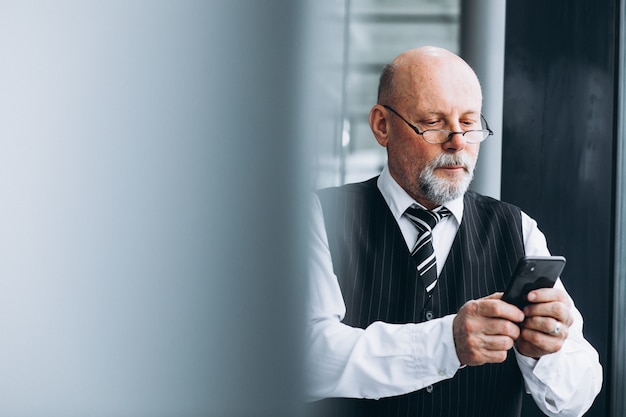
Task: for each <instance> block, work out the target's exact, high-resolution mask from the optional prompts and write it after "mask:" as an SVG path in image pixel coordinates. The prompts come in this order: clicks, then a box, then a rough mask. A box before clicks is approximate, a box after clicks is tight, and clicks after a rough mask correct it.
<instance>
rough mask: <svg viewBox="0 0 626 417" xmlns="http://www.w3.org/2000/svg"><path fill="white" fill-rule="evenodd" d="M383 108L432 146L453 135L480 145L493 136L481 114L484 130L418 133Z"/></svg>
mask: <svg viewBox="0 0 626 417" xmlns="http://www.w3.org/2000/svg"><path fill="white" fill-rule="evenodd" d="M383 107H384V108H386V109H387V110H390V111H391V112H392V113H394V114H395V115H396V116H398V117H399V118H400V119H402V121H404V123H406V124H407V125H409V127H410V128H411V129H413V130H414V131H415V133H417V134H418V135H421V136H422V138H423V139H424V140H425V141H426V142H428V143H430V144H433V145H438V144H442V143H446V142H447V141H449V140H452V138H453V137H454V135H461V136H463V137H464V138H465V140H466V141H467V143H480V142H482V141H484V140H485V139H487V138H488V137H489V136H491V135H493V131H492V130H491V129H489V124H488V123H487V119H485V117H484V116H483V115H482V114H481V115H480V118H481V120H482V122H483V123H484V125H485V129H481V130H465V131H462V132H453V131H452V130H441V129H428V130H424V131H423V132H420V131H419V129H418V128H417V126H415V125H413V124H412V123H411V122H409V121H408V120H406V119H405V118H404V117H402V116H401V115H400V113H398V112H397V111H395V110H394V109H393V108H392V107H391V106H387V105H386V104H383Z"/></svg>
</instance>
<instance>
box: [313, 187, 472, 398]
mask: <svg viewBox="0 0 626 417" xmlns="http://www.w3.org/2000/svg"><path fill="white" fill-rule="evenodd" d="M312 206H313V213H312V222H311V223H312V226H313V227H312V230H311V233H312V236H311V238H310V239H309V240H310V254H311V256H310V260H309V262H310V265H309V288H308V291H309V294H308V296H309V303H308V306H307V321H308V327H307V329H308V330H307V340H306V342H307V343H306V350H307V352H306V358H307V362H308V363H307V365H308V366H307V378H308V381H307V397H308V400H310V401H314V400H318V399H322V398H330V397H347V398H371V399H378V398H382V397H389V396H394V395H402V394H406V393H409V392H413V391H416V390H419V389H422V388H424V387H427V386H428V385H430V384H434V383H435V382H438V381H441V380H443V379H448V378H452V377H453V376H454V374H455V373H456V372H457V370H458V369H459V366H460V362H459V360H458V358H457V355H456V350H455V347H454V340H453V336H452V320H453V319H454V316H446V317H443V318H439V319H435V320H431V321H429V322H426V323H419V324H416V323H408V324H390V323H383V322H375V323H372V324H371V325H369V326H368V327H367V328H365V329H361V328H355V327H350V326H347V325H345V324H343V323H342V322H341V321H342V320H343V318H344V316H345V312H346V308H345V304H344V301H343V297H342V294H341V290H340V288H339V284H338V281H337V277H336V276H335V274H334V272H333V268H332V259H331V255H330V250H329V248H328V238H327V236H326V230H325V227H324V219H323V214H322V209H321V206H320V203H319V200H318V199H317V196H314V201H313V204H312Z"/></svg>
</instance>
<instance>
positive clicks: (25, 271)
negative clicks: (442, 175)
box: [0, 0, 626, 417]
mask: <svg viewBox="0 0 626 417" xmlns="http://www.w3.org/2000/svg"><path fill="white" fill-rule="evenodd" d="M623 19H624V0H607V1H605V2H600V3H598V2H596V1H594V0H554V1H551V2H545V1H539V0H523V1H522V0H508V1H502V0H332V1H331V0H307V1H300V2H293V1H286V0H283V1H279V0H268V1H263V2H254V1H240V0H209V1H200V0H177V1H173V0H156V1H147V0H129V1H122V0H110V1H107V2H102V3H101V4H99V3H93V2H85V1H80V0H58V1H54V2H49V1H37V0H20V1H17V0H0V201H1V204H0V340H2V342H1V343H0V415H6V416H28V417H37V416H58V415H63V416H85V415H89V416H128V415H132V416H172V415H176V416H243V415H253V416H298V415H300V414H301V402H300V398H301V388H302V375H303V372H305V370H303V369H302V367H301V364H302V360H301V359H302V358H301V346H300V343H301V339H302V338H301V333H302V332H303V329H302V326H301V314H302V304H303V303H304V302H305V294H304V288H305V285H304V277H305V273H306V268H305V267H304V265H305V260H306V253H305V250H304V248H305V247H306V239H305V235H306V234H305V232H306V221H305V220H303V219H306V210H307V196H308V193H309V192H310V191H311V190H313V189H314V188H318V187H326V186H331V185H339V184H342V183H345V182H352V181H359V180H364V179H367V178H370V177H371V176H374V175H376V174H377V173H378V172H379V171H380V169H381V166H382V164H383V163H384V158H385V154H384V149H383V148H380V147H379V146H378V145H377V144H376V141H375V140H374V138H373V137H372V135H371V133H370V131H369V127H368V125H367V114H368V112H369V109H370V107H371V106H372V105H373V104H374V103H375V101H376V89H377V83H378V74H379V73H380V70H381V68H382V66H383V65H384V64H385V63H387V62H388V61H389V60H391V59H392V58H393V57H395V56H396V55H398V54H399V53H400V52H402V51H404V50H406V49H409V48H412V47H417V46H422V45H436V46H442V47H445V48H447V49H450V50H452V51H453V52H456V53H459V54H460V55H461V56H463V57H464V58H465V59H466V60H467V61H468V62H469V63H470V64H471V65H472V66H473V67H474V69H475V70H476V72H477V73H478V75H479V78H480V79H481V83H482V85H483V89H484V97H485V100H484V108H483V113H484V114H485V116H486V118H487V120H488V121H489V124H490V126H491V127H492V129H493V130H494V131H495V135H494V136H493V137H491V138H490V139H489V140H488V141H487V142H485V143H484V145H483V146H482V147H481V156H480V160H479V165H478V168H477V172H476V179H475V181H474V183H473V185H472V187H473V188H474V189H476V190H477V191H479V192H482V193H484V194H487V195H490V196H493V197H496V198H502V199H503V200H505V201H509V202H511V203H514V204H517V205H519V206H520V207H521V208H522V209H523V210H524V211H526V212H527V213H528V214H530V215H531V216H532V217H534V218H535V219H537V220H538V222H539V225H540V227H541V228H542V230H543V231H544V233H545V234H546V236H547V238H548V243H549V247H550V249H551V251H552V252H553V253H555V254H560V255H564V256H566V257H567V258H568V266H567V268H566V271H565V274H564V276H563V280H564V282H565V285H566V286H567V288H568V290H569V291H570V293H571V294H572V296H573V297H574V300H575V301H576V304H577V306H578V308H579V309H580V310H581V312H582V313H583V316H584V317H585V334H586V336H587V338H588V339H589V340H590V341H591V342H592V344H594V346H595V347H596V348H597V349H598V351H599V352H600V355H601V362H602V364H603V367H604V371H605V383H604V387H603V390H602V392H601V394H600V396H599V397H598V398H597V400H596V403H595V404H594V406H593V407H592V409H591V410H590V411H589V413H587V415H589V416H598V417H600V416H622V415H625V414H626V405H625V404H624V398H625V396H624V394H626V385H625V382H626V381H625V371H626V340H625V333H626V331H625V330H626V329H625V328H624V325H623V321H621V320H620V318H622V317H624V315H626V285H624V276H625V272H626V266H625V263H624V260H626V249H625V248H626V245H624V241H623V240H624V237H623V236H625V234H624V233H622V230H623V227H624V224H625V219H626V217H625V214H624V213H625V212H624V207H625V205H626V197H625V196H624V192H623V190H624V184H623V178H624V173H623V166H624V147H623V143H624V123H623V120H624V116H623V108H624V96H625V95H624V83H623V80H624V68H625V66H624V42H623V40H624V31H623V27H624V22H623ZM523 415H524V416H526V417H528V416H538V415H541V414H540V413H539V411H538V410H537V409H536V408H535V407H534V405H533V404H532V403H531V402H527V404H525V406H524V410H523Z"/></svg>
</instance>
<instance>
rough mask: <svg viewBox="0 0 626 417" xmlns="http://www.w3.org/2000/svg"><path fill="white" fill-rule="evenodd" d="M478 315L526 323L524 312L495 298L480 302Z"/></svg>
mask: <svg viewBox="0 0 626 417" xmlns="http://www.w3.org/2000/svg"><path fill="white" fill-rule="evenodd" d="M477 314H479V315H480V316H483V317H489V318H500V319H505V320H509V321H513V322H516V323H521V322H522V321H524V313H523V312H522V310H520V309H519V308H517V307H515V306H514V305H512V304H509V303H505V302H504V301H502V300H498V299H495V298H491V299H485V298H483V299H480V300H478V305H477Z"/></svg>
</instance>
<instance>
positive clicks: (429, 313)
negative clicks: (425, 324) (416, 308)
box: [426, 310, 435, 320]
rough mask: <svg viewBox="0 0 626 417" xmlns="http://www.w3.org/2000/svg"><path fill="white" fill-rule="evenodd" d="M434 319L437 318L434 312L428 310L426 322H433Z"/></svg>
mask: <svg viewBox="0 0 626 417" xmlns="http://www.w3.org/2000/svg"><path fill="white" fill-rule="evenodd" d="M434 318H435V314H434V313H433V312H432V311H430V310H428V311H427V312H426V320H432V319H434Z"/></svg>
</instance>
